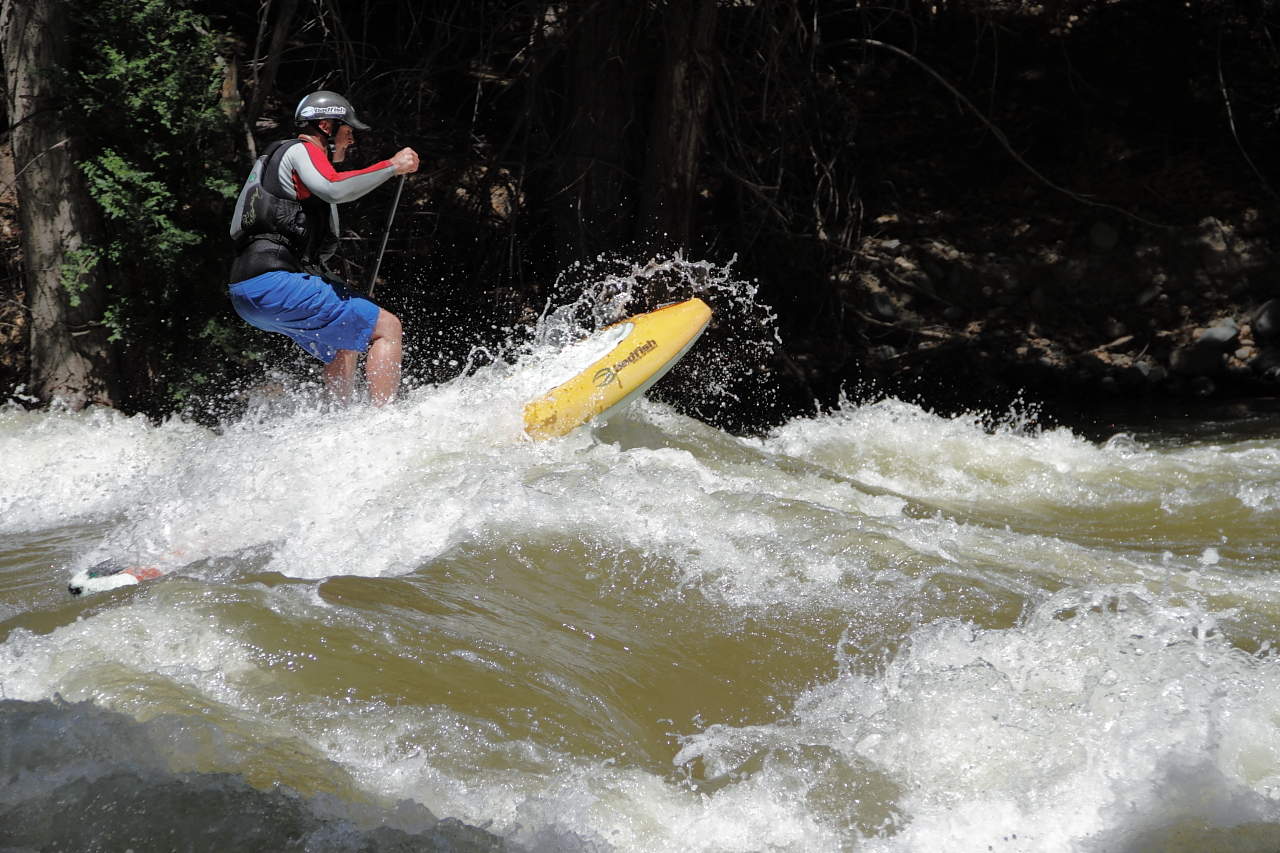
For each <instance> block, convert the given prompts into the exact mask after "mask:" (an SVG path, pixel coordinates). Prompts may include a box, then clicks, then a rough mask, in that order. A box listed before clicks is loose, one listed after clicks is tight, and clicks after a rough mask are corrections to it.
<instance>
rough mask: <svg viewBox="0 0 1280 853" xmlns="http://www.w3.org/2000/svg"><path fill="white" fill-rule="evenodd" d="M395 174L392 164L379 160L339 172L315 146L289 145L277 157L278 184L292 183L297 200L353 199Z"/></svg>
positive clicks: (328, 200)
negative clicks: (279, 156) (278, 159)
mask: <svg viewBox="0 0 1280 853" xmlns="http://www.w3.org/2000/svg"><path fill="white" fill-rule="evenodd" d="M394 174H396V165H395V164H394V163H392V162H391V161H390V160H382V161H380V162H378V163H374V164H373V165H372V166H369V167H368V168H365V169H358V170H356V171H352V172H339V171H336V170H335V169H334V168H333V164H331V163H330V162H329V158H328V157H326V156H325V153H324V151H323V150H322V149H320V148H319V147H318V146H316V145H312V144H311V143H309V142H304V143H302V144H301V145H292V146H290V147H289V150H288V151H286V152H285V154H284V157H282V158H281V160H280V177H281V179H282V181H281V183H284V184H286V185H288V184H289V183H290V182H292V185H293V189H294V192H295V193H297V197H298V199H299V200H302V199H306V198H309V197H311V196H315V197H316V198H318V199H320V200H321V201H327V202H329V203H330V204H343V203H345V202H348V201H355V200H356V199H358V198H360V197H361V196H364V195H367V194H368V193H370V192H372V191H373V190H375V189H377V188H378V187H380V186H382V184H384V183H385V182H386V181H387V180H388V179H389V178H391V176H392V175H394Z"/></svg>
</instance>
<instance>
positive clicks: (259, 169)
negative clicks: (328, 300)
mask: <svg viewBox="0 0 1280 853" xmlns="http://www.w3.org/2000/svg"><path fill="white" fill-rule="evenodd" d="M302 144H305V143H303V141H302V140H301V139H282V140H280V141H278V142H273V143H272V144H271V145H270V146H268V147H267V149H266V150H265V151H264V152H263V153H262V155H261V156H260V157H258V159H256V160H255V161H254V163H253V168H252V169H251V170H250V171H249V177H248V178H247V179H246V180H245V182H244V186H243V187H241V189H240V195H239V197H238V198H237V199H236V207H235V212H234V213H233V214H232V216H231V228H230V233H231V239H233V240H234V241H235V243H236V249H237V251H238V252H240V253H244V252H246V251H252V250H253V249H254V248H255V247H254V245H253V244H254V243H256V242H258V241H262V240H265V241H268V242H271V243H275V244H277V245H278V246H280V247H283V248H286V249H288V250H289V253H290V254H292V255H293V256H294V257H295V258H296V259H297V266H298V267H300V268H302V267H307V266H311V265H314V264H316V263H318V261H319V254H320V249H321V247H322V246H324V244H325V243H326V241H327V240H328V237H329V204H328V203H327V202H325V201H321V200H320V199H318V198H315V197H314V196H313V197H311V198H309V199H307V200H305V201H298V200H296V199H292V198H289V197H288V196H287V195H285V193H284V190H283V188H282V187H281V185H280V159H281V158H282V157H283V156H284V153H285V151H287V150H288V149H289V146H291V145H302ZM260 248H262V249H266V248H267V247H260ZM273 266H275V265H273Z"/></svg>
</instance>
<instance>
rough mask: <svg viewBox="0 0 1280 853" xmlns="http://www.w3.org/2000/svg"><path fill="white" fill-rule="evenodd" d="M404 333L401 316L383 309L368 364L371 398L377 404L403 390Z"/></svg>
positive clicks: (371, 342)
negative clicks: (402, 359)
mask: <svg viewBox="0 0 1280 853" xmlns="http://www.w3.org/2000/svg"><path fill="white" fill-rule="evenodd" d="M403 334H404V332H403V330H402V329H401V327H400V318H399V317H397V316H396V315H395V314H392V313H391V312H390V311H386V310H381V309H380V310H379V311H378V322H377V323H376V324H374V327H373V337H372V338H371V339H370V342H369V355H368V357H367V359H366V361H365V365H364V375H365V379H366V380H367V381H368V383H369V400H370V402H372V403H373V404H374V405H375V406H382V405H385V404H386V403H389V402H391V401H392V400H394V399H395V398H396V392H397V391H399V390H400V358H401V354H402V353H401V351H402V346H401V338H402V336H403ZM353 364H354V362H353Z"/></svg>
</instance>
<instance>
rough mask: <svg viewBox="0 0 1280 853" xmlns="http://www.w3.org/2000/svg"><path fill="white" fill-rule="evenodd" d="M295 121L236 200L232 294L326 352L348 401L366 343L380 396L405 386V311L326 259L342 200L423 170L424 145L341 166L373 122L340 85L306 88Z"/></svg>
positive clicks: (254, 321) (336, 393) (269, 325)
mask: <svg viewBox="0 0 1280 853" xmlns="http://www.w3.org/2000/svg"><path fill="white" fill-rule="evenodd" d="M294 121H295V123H296V124H297V125H298V127H299V129H300V132H299V134H298V136H297V138H296V139H288V140H283V141H281V142H277V143H275V144H274V145H272V146H271V147H269V148H268V149H267V150H266V152H264V157H265V160H264V161H263V162H262V168H261V169H258V168H256V167H255V170H254V172H253V173H252V174H251V175H250V177H249V180H248V181H247V182H246V184H245V188H244V190H243V191H242V192H241V197H240V200H239V201H238V202H237V204H236V215H235V217H234V219H233V220H232V223H231V234H232V236H233V237H234V238H235V239H236V249H237V254H236V259H235V263H234V264H233V265H232V267H231V276H230V278H231V291H230V293H231V304H232V306H234V307H235V309H236V313H237V314H239V315H240V316H241V317H242V318H244V320H245V321H246V322H248V323H249V324H251V325H253V326H256V327H257V328H259V329H264V330H266V331H269V332H279V333H281V334H285V335H288V336H289V337H290V338H292V339H293V341H294V342H295V343H297V344H298V346H300V347H302V348H303V349H304V350H306V351H307V352H309V353H310V354H311V355H313V356H315V357H316V358H318V359H320V361H322V362H324V364H325V368H324V375H325V387H326V389H327V390H328V392H329V393H330V395H331V396H332V397H333V398H335V399H337V400H339V401H341V402H347V401H348V400H350V398H351V390H352V386H353V380H354V376H355V368H356V360H357V359H358V357H359V354H360V353H361V352H364V351H365V350H366V349H367V350H368V353H369V355H368V358H367V360H366V362H365V378H366V380H367V382H368V386H369V398H370V400H371V401H372V402H373V403H374V405H378V406H381V405H383V404H384V403H387V402H389V401H390V400H393V399H394V398H395V395H396V391H397V390H398V389H399V387H400V359H401V335H402V331H401V327H400V320H399V319H398V318H397V317H396V316H395V315H394V314H392V313H391V312H390V311H385V310H383V309H382V308H379V307H378V306H377V305H375V304H374V303H372V302H370V301H369V300H368V299H364V298H362V297H360V296H357V295H355V294H354V293H352V292H351V291H350V290H349V289H348V288H347V286H346V285H345V284H344V283H343V282H342V281H341V279H338V278H337V277H336V276H332V275H330V274H329V273H328V270H327V268H326V266H325V264H326V261H327V260H328V259H329V258H330V257H332V256H333V254H334V251H335V250H336V249H337V245H338V234H339V233H340V232H339V230H338V207H337V206H338V205H339V204H342V203H343V202H348V201H354V200H355V199H358V198H360V197H362V196H364V195H366V194H367V193H369V192H370V191H372V190H374V189H376V188H377V187H379V186H381V185H382V184H383V183H384V182H386V181H387V180H389V179H390V178H391V177H392V176H394V175H405V174H408V173H410V172H416V171H417V170H418V155H417V154H416V153H415V152H414V150H413V149H412V148H402V149H400V151H398V152H396V154H395V156H393V157H392V158H391V159H390V160H383V161H381V162H378V163H375V164H374V165H372V166H370V167H368V168H367V169H360V170H358V171H352V172H337V171H335V170H334V168H333V164H334V163H341V162H342V161H343V160H344V159H345V158H346V154H347V149H349V148H350V147H351V146H352V145H353V144H354V141H355V134H354V131H355V130H368V129H369V126H368V125H366V124H364V123H363V122H361V121H360V120H359V119H358V118H356V111H355V108H354V107H352V106H351V104H350V102H348V101H347V99H346V98H344V97H342V96H341V95H339V94H336V93H334V92H327V91H320V92H313V93H311V94H310V95H307V96H306V97H305V98H303V99H302V101H301V102H300V103H299V104H298V108H297V110H295V111H294Z"/></svg>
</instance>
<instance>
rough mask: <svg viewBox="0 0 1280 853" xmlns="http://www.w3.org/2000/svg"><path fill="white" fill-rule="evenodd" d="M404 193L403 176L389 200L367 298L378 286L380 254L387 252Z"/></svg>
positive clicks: (380, 264)
mask: <svg viewBox="0 0 1280 853" xmlns="http://www.w3.org/2000/svg"><path fill="white" fill-rule="evenodd" d="M403 191H404V175H401V176H400V180H399V181H397V182H396V197H395V198H394V199H392V200H391V210H389V211H388V212H387V227H386V228H384V229H382V245H381V246H379V247H378V257H377V259H376V260H375V261H374V262H373V275H371V276H369V298H370V299H372V298H373V288H374V287H376V286H377V284H378V270H379V269H380V268H381V267H382V253H383V252H385V251H386V250H387V238H388V237H390V236H391V223H392V222H393V221H394V220H395V218H396V208H397V207H399V206H400V193H401V192H403Z"/></svg>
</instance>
